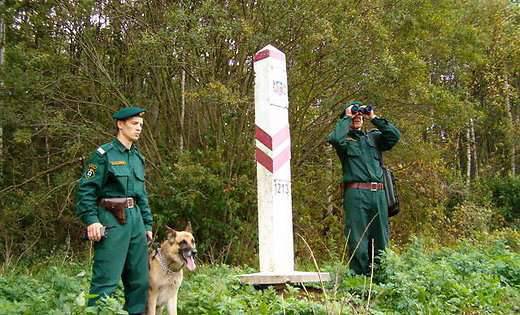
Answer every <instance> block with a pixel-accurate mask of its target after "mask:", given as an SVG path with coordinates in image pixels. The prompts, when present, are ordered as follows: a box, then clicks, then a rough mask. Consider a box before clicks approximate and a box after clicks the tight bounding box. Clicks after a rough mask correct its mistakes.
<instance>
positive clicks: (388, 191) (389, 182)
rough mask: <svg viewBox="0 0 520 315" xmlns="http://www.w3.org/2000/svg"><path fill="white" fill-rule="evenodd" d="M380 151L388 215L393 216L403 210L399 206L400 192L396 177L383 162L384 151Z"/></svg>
mask: <svg viewBox="0 0 520 315" xmlns="http://www.w3.org/2000/svg"><path fill="white" fill-rule="evenodd" d="M377 152H378V153H379V163H380V164H381V168H382V169H383V184H384V185H385V195H386V202H387V203H388V217H393V216H394V215H396V214H398V213H399V211H400V210H401V209H400V208H399V194H398V193H397V186H396V184H395V182H396V179H395V177H394V174H392V171H391V170H389V169H388V168H386V167H385V165H384V164H383V153H382V152H381V151H379V150H377Z"/></svg>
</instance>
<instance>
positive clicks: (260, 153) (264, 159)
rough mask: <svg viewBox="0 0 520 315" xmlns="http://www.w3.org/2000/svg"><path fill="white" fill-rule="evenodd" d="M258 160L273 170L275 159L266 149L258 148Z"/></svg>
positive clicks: (270, 170)
mask: <svg viewBox="0 0 520 315" xmlns="http://www.w3.org/2000/svg"><path fill="white" fill-rule="evenodd" d="M256 162H258V163H260V165H262V166H263V167H265V168H266V169H267V170H268V171H269V172H271V173H272V172H273V160H272V159H271V158H270V157H269V155H267V154H265V152H264V151H262V150H260V149H258V148H256Z"/></svg>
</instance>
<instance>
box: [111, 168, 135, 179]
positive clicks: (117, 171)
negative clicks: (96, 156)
mask: <svg viewBox="0 0 520 315" xmlns="http://www.w3.org/2000/svg"><path fill="white" fill-rule="evenodd" d="M110 171H111V172H112V173H113V174H114V175H115V176H116V177H119V176H129V175H130V169H129V168H128V166H112V168H111V169H110Z"/></svg>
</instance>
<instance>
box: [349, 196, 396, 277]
mask: <svg viewBox="0 0 520 315" xmlns="http://www.w3.org/2000/svg"><path fill="white" fill-rule="evenodd" d="M343 209H344V210H345V237H347V238H348V248H349V252H350V255H352V259H351V261H350V266H349V267H350V269H352V270H353V271H354V273H355V274H360V275H361V274H362V275H369V274H370V264H371V263H372V244H373V247H374V258H375V259H374V260H375V263H377V261H378V260H379V254H380V252H381V251H383V250H384V249H385V248H386V246H387V245H388V240H389V228H388V207H387V202H386V197H385V192H384V190H378V191H371V190H366V189H350V188H349V189H345V191H344V195H343Z"/></svg>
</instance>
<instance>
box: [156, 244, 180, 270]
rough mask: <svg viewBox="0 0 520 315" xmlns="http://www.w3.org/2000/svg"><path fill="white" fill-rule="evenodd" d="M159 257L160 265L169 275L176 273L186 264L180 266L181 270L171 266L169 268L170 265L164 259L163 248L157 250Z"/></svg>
mask: <svg viewBox="0 0 520 315" xmlns="http://www.w3.org/2000/svg"><path fill="white" fill-rule="evenodd" d="M157 259H159V265H160V266H161V268H162V270H163V271H164V272H166V274H167V275H173V274H174V273H176V272H178V271H179V270H181V269H182V267H183V266H184V264H182V266H181V268H179V270H177V271H173V270H171V269H170V268H168V265H167V264H166V262H165V261H164V259H163V257H162V254H161V249H159V250H157Z"/></svg>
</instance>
